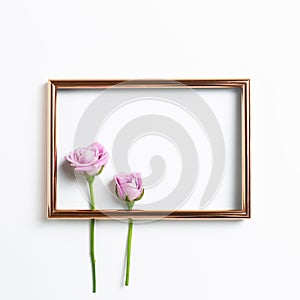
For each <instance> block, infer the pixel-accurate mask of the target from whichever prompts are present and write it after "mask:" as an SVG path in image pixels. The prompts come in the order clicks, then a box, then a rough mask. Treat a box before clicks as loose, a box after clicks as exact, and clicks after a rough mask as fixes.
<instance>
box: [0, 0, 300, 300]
mask: <svg viewBox="0 0 300 300" xmlns="http://www.w3.org/2000/svg"><path fill="white" fill-rule="evenodd" d="M296 5H297V1H289V0H288V1H284V2H283V1H247V2H245V1H232V0H228V1H199V0H197V1H189V0H187V1H175V0H172V1H171V0H170V1H161V0H159V1H158V0H157V1H156V0H153V1H114V0H113V1H99V0H97V1H96V0H95V1H91V0H84V1H83V0H82V1H74V0H72V1H66V0H59V1H57V0H52V1H37V0H28V1H20V0H19V1H10V2H8V1H1V4H0V30H1V35H0V36H1V48H0V49H1V50H0V51H1V56H0V72H1V80H0V82H1V98H0V99H1V109H0V114H1V115H0V125H1V126H0V128H1V129H0V130H1V135H0V136H1V148H0V149H1V153H0V157H1V167H2V168H1V208H2V209H1V218H0V222H1V224H0V225H1V227H0V228H1V236H0V238H1V248H0V249H1V250H0V254H1V255H0V266H1V267H0V285H1V286H0V298H1V299H5V300H10V299H31V300H35V299H45V300H47V299H74V300H79V299H107V300H109V299H116V298H117V297H118V298H120V299H131V300H132V299H141V298H142V299H162V298H168V299H169V298H172V299H182V298H183V297H184V298H187V299H205V300H209V299H213V300H216V299H231V300H235V299H241V298H242V299H298V298H299V295H300V287H299V285H298V286H297V284H298V283H299V276H300V274H299V270H300V245H299V243H298V241H299V223H300V221H299V216H298V214H299V208H300V201H299V189H298V187H299V180H300V158H299V157H300V156H299V153H300V143H299V125H300V124H299V109H300V104H299V103H300V102H299V88H298V87H299V78H298V77H299V67H300V60H299V53H300V49H299V43H298V36H299V31H298V28H299V25H300V20H299V16H298V12H299V10H298V9H297V6H296ZM139 77H140V78H228V77H229V78H230V77H232V78H234V77H235V78H242V77H250V78H251V79H252V90H251V92H252V213H253V217H252V219H251V220H247V221H240V222H234V221H229V222H225V221H224V222H220V221H217V222H214V221H205V222H156V223H151V224H144V225H139V226H135V228H134V236H133V251H132V269H131V271H132V274H131V283H130V286H129V287H128V288H125V287H123V264H124V254H125V242H126V233H127V232H126V231H127V227H126V224H124V223H121V222H113V221H112V222H110V221H108V222H101V223H100V222H98V223H97V245H96V255H97V271H98V278H97V282H98V293H97V294H96V295H93V294H92V293H91V272H90V264H89V254H88V251H89V249H88V241H89V239H88V222H87V221H53V220H52V221H48V220H47V219H46V195H45V186H46V177H45V176H46V172H45V166H46V156H45V153H46V128H45V126H46V120H45V119H46V99H45V97H46V85H45V83H46V81H47V79H48V78H139Z"/></svg>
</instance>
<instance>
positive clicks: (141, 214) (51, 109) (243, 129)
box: [47, 79, 251, 220]
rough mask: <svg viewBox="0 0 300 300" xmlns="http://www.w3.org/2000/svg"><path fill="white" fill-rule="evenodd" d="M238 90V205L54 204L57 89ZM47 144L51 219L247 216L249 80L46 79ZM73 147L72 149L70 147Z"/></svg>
mask: <svg viewBox="0 0 300 300" xmlns="http://www.w3.org/2000/svg"><path fill="white" fill-rule="evenodd" d="M112 87H117V88H119V89H122V91H124V93H126V90H127V89H175V90H176V89H182V88H188V89H209V90H211V89H229V88H232V89H239V90H240V99H239V100H240V112H239V113H240V133H241V137H240V140H241V145H240V149H241V156H240V158H241V161H240V165H241V178H240V182H241V197H240V202H241V208H240V209H225V210H175V211H166V210H132V211H127V210H117V209H114V210H105V211H104V210H89V209H61V208H58V206H57V172H58V168H57V147H58V145H57V97H58V91H60V90H70V89H72V90H90V89H101V90H103V89H109V88H112ZM47 101H48V121H47V122H48V145H47V151H48V153H47V201H48V205H47V209H48V212H47V215H48V218H50V219H127V218H132V219H141V220H144V219H145V220H152V219H159V218H163V219H165V220H202V219H247V218H250V191H251V189H250V185H251V181H250V173H251V167H250V80H249V79H179V80H178V79H176V80H49V81H48V100H47ZM70 150H72V149H70Z"/></svg>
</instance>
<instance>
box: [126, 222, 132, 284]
mask: <svg viewBox="0 0 300 300" xmlns="http://www.w3.org/2000/svg"><path fill="white" fill-rule="evenodd" d="M132 227H133V220H132V219H129V224H128V239H127V263H126V280H125V285H127V286H128V284H129V275H130V256H131V240H132Z"/></svg>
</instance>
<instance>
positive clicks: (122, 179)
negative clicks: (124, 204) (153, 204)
mask: <svg viewBox="0 0 300 300" xmlns="http://www.w3.org/2000/svg"><path fill="white" fill-rule="evenodd" d="M115 182H116V192H117V196H118V197H119V198H120V199H122V200H127V201H136V200H139V199H140V198H141V197H142V196H143V192H144V189H143V185H142V177H141V174H140V173H137V172H135V173H130V174H118V175H116V176H115Z"/></svg>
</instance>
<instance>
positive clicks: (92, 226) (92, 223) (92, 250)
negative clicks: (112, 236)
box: [87, 176, 96, 293]
mask: <svg viewBox="0 0 300 300" xmlns="http://www.w3.org/2000/svg"><path fill="white" fill-rule="evenodd" d="M94 179H95V177H94V176H88V177H87V181H88V183H89V189H90V200H91V210H95V198H94V188H93V182H94ZM90 255H91V263H92V275H93V293H96V259H95V219H91V221H90Z"/></svg>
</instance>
